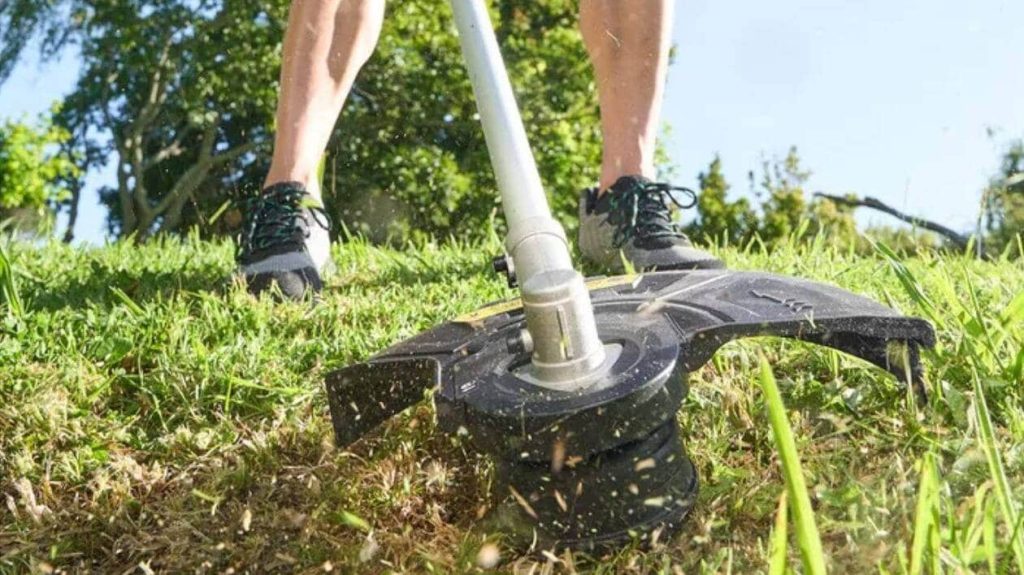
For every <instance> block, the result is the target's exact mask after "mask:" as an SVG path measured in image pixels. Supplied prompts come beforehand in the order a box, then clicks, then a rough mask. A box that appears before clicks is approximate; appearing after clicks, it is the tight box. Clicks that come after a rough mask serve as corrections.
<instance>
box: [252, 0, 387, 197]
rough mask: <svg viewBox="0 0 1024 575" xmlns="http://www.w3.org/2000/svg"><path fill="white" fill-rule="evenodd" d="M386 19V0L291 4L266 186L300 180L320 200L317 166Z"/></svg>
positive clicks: (300, 1)
mask: <svg viewBox="0 0 1024 575" xmlns="http://www.w3.org/2000/svg"><path fill="white" fill-rule="evenodd" d="M383 20H384V0H294V1H293V2H292V6H291V11H290V13H289V15H288V30H287V32H286V33H285V39H284V57H283V60H284V61H283V63H282V67H281V94H280V99H279V100H278V105H277V128H276V129H277V133H276V136H275V140H274V156H273V159H272V160H271V164H270V171H269V173H268V174H267V179H266V185H267V186H269V185H272V184H277V183H281V182H299V183H301V184H303V185H304V186H305V188H306V190H307V191H309V192H310V193H311V194H312V195H314V196H315V197H318V198H319V196H320V190H319V182H318V181H317V177H316V171H317V165H318V164H319V162H320V158H321V157H322V156H323V153H324V150H325V149H326V148H327V142H328V140H329V139H330V136H331V131H332V130H333V129H334V122H335V120H336V119H337V117H338V114H340V113H341V107H342V105H343V104H344V103H345V99H346V98H347V97H348V93H349V90H351V88H352V82H353V81H355V78H356V74H358V73H359V69H360V68H362V66H363V64H365V63H366V60H367V59H369V57H370V55H371V54H372V53H373V49H374V47H375V46H376V45H377V39H378V37H379V36H380V29H381V24H382V22H383Z"/></svg>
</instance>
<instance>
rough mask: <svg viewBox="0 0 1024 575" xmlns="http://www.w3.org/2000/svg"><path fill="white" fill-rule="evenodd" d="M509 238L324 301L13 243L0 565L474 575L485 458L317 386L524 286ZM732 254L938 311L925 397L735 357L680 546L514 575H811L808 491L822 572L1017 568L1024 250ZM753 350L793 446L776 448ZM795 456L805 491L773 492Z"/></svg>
mask: <svg viewBox="0 0 1024 575" xmlns="http://www.w3.org/2000/svg"><path fill="white" fill-rule="evenodd" d="M497 251H498V249H497V245H496V244H494V245H454V244H451V245H443V246H421V247H418V248H411V249H408V250H404V251H393V250H387V249H378V248H375V247H372V246H369V245H366V244H364V243H360V242H354V243H349V244H346V245H344V246H338V247H336V248H335V253H334V258H335V261H336V263H337V265H338V274H337V276H336V277H334V278H333V279H331V280H330V281H329V282H328V287H327V290H326V293H325V297H324V301H323V303H322V305H320V306H318V307H315V308H314V307H310V306H307V305H301V304H283V305H274V304H272V303H270V302H269V301H256V300H254V299H252V298H250V297H249V296H247V295H246V294H245V293H244V291H243V290H241V289H239V287H238V286H236V285H233V284H231V283H229V282H225V278H226V277H228V276H229V275H230V272H231V269H232V264H231V247H230V245H228V244H227V243H205V242H201V241H198V240H181V241H179V240H161V241H154V242H153V243H151V244H148V245H145V246H142V247H134V246H129V245H121V244H116V245H112V246H108V247H104V248H98V249H91V250H78V249H72V248H68V247H65V246H62V245H59V244H49V245H44V246H30V245H25V244H18V243H14V244H10V245H5V254H6V255H5V257H4V258H3V260H4V261H3V262H2V263H0V286H2V290H3V297H2V299H0V573H8V572H10V573H20V572H53V571H67V572H90V571H91V572H102V573H149V572H167V573H177V572H215V573H221V572H228V571H233V572H235V573H242V572H247V571H248V572H267V571H269V572H289V573H291V572H299V573H324V572H326V571H328V570H332V571H333V572H336V573H349V572H369V573H387V572H413V573H420V572H434V573H462V572H468V573H472V572H480V571H482V569H480V568H479V567H478V561H479V557H482V556H483V555H484V552H483V551H482V549H484V550H485V551H486V552H487V553H486V554H487V555H488V556H489V557H488V559H489V560H490V559H493V557H490V556H491V555H493V553H494V551H495V549H494V547H493V545H491V544H490V543H485V542H484V541H482V540H481V539H480V538H479V537H478V536H476V535H473V534H472V533H471V532H470V527H472V525H473V524H474V522H475V521H476V520H477V512H478V510H479V509H480V507H481V506H482V504H483V502H484V494H485V493H486V490H487V488H488V474H489V472H490V467H489V464H488V462H487V461H486V460H485V459H484V458H481V457H479V456H477V455H476V454H475V453H473V452H472V450H470V449H469V447H468V446H467V445H465V444H464V443H462V442H461V441H460V440H459V439H458V438H450V437H447V436H444V435H442V434H440V433H436V432H435V424H434V421H433V415H434V414H433V410H432V408H431V406H429V405H427V404H423V405H421V406H419V407H417V408H415V409H413V410H411V411H410V412H408V413H406V414H403V415H402V416H400V417H398V418H396V419H395V420H394V421H392V422H390V423H389V424H388V425H386V426H385V428H384V429H383V430H382V431H381V432H380V433H378V434H376V435H374V436H373V437H371V438H369V439H368V440H366V441H363V442H361V443H360V444H358V445H356V446H355V447H354V448H353V449H352V450H351V451H347V452H342V451H339V450H337V449H335V448H334V447H333V445H332V443H331V440H330V437H331V435H330V424H329V419H328V416H327V412H326V402H325V398H324V393H323V387H322V386H323V383H322V382H323V376H324V375H325V374H326V373H327V372H328V371H330V370H331V369H333V368H335V367H338V366H341V365H345V364H347V363H350V362H354V361H358V360H361V359H363V358H365V357H367V356H368V355H370V354H372V353H373V352H374V351H377V350H379V349H381V348H383V347H386V346H387V345H389V344H391V343H393V342H395V341H397V340H399V339H402V338H404V337H408V336H410V335H413V334H415V333H417V332H418V331H420V330H422V329H424V328H426V327H428V326H430V325H433V324H435V323H438V322H441V321H444V320H445V319H448V318H451V317H454V316H456V315H458V314H461V313H464V312H467V311H470V310H472V309H475V308H476V307H478V306H480V305H481V304H483V303H486V302H489V301H492V300H495V299H499V298H503V297H507V296H508V295H510V294H511V292H510V291H509V290H508V289H507V288H506V287H505V286H504V284H503V281H502V280H501V279H500V278H497V277H495V276H494V275H493V274H491V273H489V272H488V267H489V257H490V256H491V255H493V254H494V253H495V252H497ZM721 253H722V255H723V257H725V258H726V259H727V260H728V261H729V263H730V265H731V266H732V267H733V268H736V269H761V270H767V271H773V272H778V273H785V274H791V275H797V276H802V277H808V278H812V279H816V280H820V281H825V282H831V283H835V284H839V285H842V286H844V287H846V288H848V289H851V290H853V291H856V292H859V293H862V294H865V295H867V296H870V297H873V298H875V299H878V300H880V301H882V302H884V303H887V304H889V305H891V306H894V307H896V308H898V309H900V310H901V311H904V312H906V313H909V314H914V315H920V316H922V317H927V318H929V319H930V320H932V321H933V322H934V323H935V325H936V329H937V332H938V337H939V343H938V346H937V347H936V349H935V350H933V351H928V352H926V353H925V354H924V362H925V369H926V375H927V380H928V385H929V387H930V389H931V392H932V402H931V404H930V405H929V406H927V407H917V408H913V407H912V403H908V401H910V397H909V396H908V394H907V393H906V392H905V391H904V390H901V389H900V388H899V387H897V386H896V385H895V384H894V382H893V380H892V379H891V378H890V377H888V376H887V375H886V374H884V373H883V372H881V371H880V370H878V369H876V368H874V367H871V366H868V365H867V364H865V363H863V362H861V361H859V360H856V359H853V358H850V357H847V356H844V355H841V354H839V353H837V352H834V351H831V350H828V349H825V348H816V347H812V346H808V345H803V344H800V343H797V342H790V341H779V340H756V341H747V342H738V343H734V344H730V345H728V346H727V347H725V348H724V349H723V350H722V351H721V352H719V354H718V355H717V356H716V357H715V359H714V360H713V361H712V362H711V363H709V364H708V365H707V366H706V367H705V368H704V369H702V370H700V371H698V372H697V373H694V374H693V375H692V376H691V381H690V383H691V393H690V396H689V398H688V399H687V401H686V404H685V407H684V409H683V410H682V411H681V413H680V422H681V425H682V429H683V432H684V437H685V438H686V442H687V449H688V450H689V452H690V455H691V457H692V458H693V459H694V461H695V463H696V464H697V467H698V470H699V473H700V475H701V479H702V482H703V486H702V492H701V495H700V499H699V501H698V503H697V507H696V510H695V512H694V514H693V516H692V517H691V518H690V520H689V521H688V523H687V524H686V526H685V528H684V529H683V530H682V532H681V533H679V534H678V535H677V536H674V537H671V538H662V539H661V540H660V541H659V543H658V544H657V545H656V547H655V548H653V549H650V550H644V549H640V548H632V547H630V548H626V549H624V550H622V551H621V552H618V553H615V554H611V555H609V556H606V557H586V556H583V555H575V556H560V557H557V558H553V559H542V560H540V561H537V560H535V559H533V558H526V557H515V556H513V555H511V554H510V553H509V552H508V551H507V550H505V549H501V548H500V547H499V548H498V553H500V554H501V560H502V562H501V564H500V566H499V567H498V568H497V569H498V571H500V572H518V573H531V572H532V573H537V574H540V573H552V572H573V571H576V572H581V573H583V572H594V573H670V574H674V573H767V572H769V570H770V572H772V573H783V572H790V571H796V572H807V573H809V572H812V571H811V570H809V569H808V570H803V569H802V568H801V567H800V565H801V562H802V560H803V557H802V555H801V551H800V549H801V545H800V542H799V539H798V538H799V537H800V535H799V534H800V524H801V523H803V522H804V519H805V517H804V516H803V515H801V514H800V513H803V512H804V511H801V512H800V513H797V512H795V508H794V505H796V503H795V502H796V501H798V500H799V499H800V498H803V499H804V500H806V501H807V502H809V508H807V507H805V506H801V509H804V510H807V511H810V512H811V513H812V516H811V517H810V519H811V521H813V523H814V524H816V526H817V532H818V534H819V536H820V545H821V557H820V560H821V561H822V563H823V564H824V566H825V567H826V568H827V569H828V570H829V572H833V573H930V572H934V571H935V570H942V571H944V572H949V573H1015V572H1016V573H1021V571H1022V566H1021V561H1022V556H1021V550H1022V549H1024V527H1022V526H1021V525H1020V523H1021V521H1022V519H1021V518H1022V516H1024V515H1022V512H1021V508H1022V502H1024V447H1022V445H1024V402H1022V400H1024V392H1022V383H1024V296H1022V293H1024V292H1022V287H1021V286H1024V265H1022V263H1021V262H1005V261H1003V262H981V261H975V260H971V259H969V258H963V257H957V256H929V255H925V256H920V257H917V258H913V259H901V258H900V257H899V256H898V255H897V254H893V253H891V252H887V251H886V250H884V248H882V247H880V249H879V256H878V257H876V258H861V257H857V256H854V255H851V254H849V253H848V252H846V251H844V250H838V249H834V248H832V247H830V246H828V245H827V242H826V241H824V240H818V241H815V242H812V243H811V244H810V245H806V246H803V245H796V244H795V243H791V244H786V245H783V246H781V247H779V248H778V249H776V250H775V251H774V252H772V253H771V254H768V253H765V252H763V251H761V250H760V249H759V248H758V249H751V250H749V251H744V250H736V249H725V250H722V252H721ZM12 306H14V307H12ZM762 354H763V356H764V358H765V360H766V362H767V363H768V364H770V366H771V371H772V372H773V373H774V378H775V379H776V380H777V388H778V390H779V396H778V399H781V401H782V402H784V403H785V407H786V410H785V411H784V412H779V413H781V414H782V415H785V416H786V417H783V418H782V421H786V420H788V427H789V431H788V432H786V433H785V434H784V436H785V442H788V443H791V447H793V448H794V449H795V455H797V456H798V457H796V459H794V458H793V457H791V456H792V455H793V454H790V456H781V455H780V450H779V448H778V447H777V444H776V441H775V436H773V431H772V425H771V421H773V419H774V418H773V416H770V414H769V411H768V410H767V409H766V407H765V396H764V395H763V393H762V392H761V385H760V383H761V382H762V380H761V378H760V376H759V372H758V367H759V365H760V361H761V359H760V357H761V355H762ZM781 407H782V406H781V402H780V403H779V404H778V405H775V406H774V407H773V409H779V408H781ZM794 464H795V465H796V467H794V468H793V469H792V470H791V471H793V470H795V471H799V474H800V475H801V476H802V477H803V478H804V480H805V482H806V488H805V489H803V490H802V492H803V493H802V495H801V493H799V492H795V491H793V490H792V489H791V492H790V493H789V494H788V496H787V497H786V499H785V500H784V501H783V502H782V503H781V504H780V500H779V496H780V493H782V492H783V491H784V490H785V489H786V486H787V483H786V478H787V477H788V475H787V471H786V469H787V466H788V465H790V466H791V465H794ZM787 509H788V513H787ZM790 520H792V522H793V524H792V525H791V528H789V529H786V528H785V526H786V525H787V524H788V523H789V522H790ZM1014 522H1016V524H1014ZM489 560H488V562H490V561H489Z"/></svg>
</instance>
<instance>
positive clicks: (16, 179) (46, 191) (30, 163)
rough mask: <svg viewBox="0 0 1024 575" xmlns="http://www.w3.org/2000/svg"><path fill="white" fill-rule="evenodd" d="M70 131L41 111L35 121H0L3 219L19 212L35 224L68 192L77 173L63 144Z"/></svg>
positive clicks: (0, 209) (0, 205) (0, 212)
mask: <svg viewBox="0 0 1024 575" xmlns="http://www.w3.org/2000/svg"><path fill="white" fill-rule="evenodd" d="M69 138H70V134H69V133H68V132H67V131H66V130H64V129H62V128H60V127H59V126H55V125H53V122H52V121H51V118H50V117H49V116H47V115H42V116H40V117H39V118H38V120H37V121H36V123H35V124H29V123H27V122H25V121H13V120H8V121H6V122H4V123H3V124H2V125H0V220H4V219H6V218H8V217H14V216H18V219H19V220H21V222H20V223H22V224H25V223H27V224H29V225H31V226H32V227H35V226H36V225H37V224H38V223H40V221H45V220H46V216H47V215H48V214H49V213H52V211H53V210H54V209H55V208H56V206H57V205H58V204H59V203H60V202H62V201H64V200H66V199H67V198H68V196H69V195H70V194H69V188H68V185H67V182H68V181H69V180H70V179H73V178H75V177H76V176H77V175H78V169H77V168H76V166H75V163H74V158H73V157H72V156H71V155H70V154H69V153H67V151H66V150H65V149H64V148H63V145H64V144H65V143H66V142H67V141H68V139H69Z"/></svg>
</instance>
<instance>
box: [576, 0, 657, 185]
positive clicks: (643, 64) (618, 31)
mask: <svg viewBox="0 0 1024 575" xmlns="http://www.w3.org/2000/svg"><path fill="white" fill-rule="evenodd" d="M673 4H674V0H631V1H629V2H626V1H623V0H581V2H580V29H581V32H582V34H583V41H584V43H585V44H586V47H587V51H588V52H589V53H590V59H591V62H592V64H593V66H594V73H595V76H596V78H597V90H598V101H599V103H600V106H601V131H602V133H603V137H604V148H603V157H602V165H601V186H600V190H601V191H602V192H603V191H605V190H607V189H608V188H609V187H610V186H611V185H612V184H614V183H615V182H616V181H617V180H618V179H619V178H620V177H621V176H644V177H647V178H653V177H654V175H655V173H654V150H655V143H656V138H657V132H658V124H659V122H660V116H661V103H662V99H663V96H664V92H665V75H666V72H667V70H668V56H669V49H670V48H671V38H672V12H673Z"/></svg>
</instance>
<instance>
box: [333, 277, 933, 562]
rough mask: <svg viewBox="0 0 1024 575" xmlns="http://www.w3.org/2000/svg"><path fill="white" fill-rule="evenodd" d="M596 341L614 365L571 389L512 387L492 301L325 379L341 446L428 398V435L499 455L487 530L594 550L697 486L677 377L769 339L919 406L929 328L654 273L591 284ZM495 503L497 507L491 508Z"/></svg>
mask: <svg viewBox="0 0 1024 575" xmlns="http://www.w3.org/2000/svg"><path fill="white" fill-rule="evenodd" d="M588 285H589V287H590V290H591V299H592V301H593V304H594V310H595V316H596V319H597V325H598V333H599V335H600V337H601V340H602V341H603V342H604V343H605V344H606V345H610V346H614V348H615V353H616V354H617V358H616V359H615V361H614V365H613V366H612V368H611V370H610V372H609V374H608V375H607V376H606V377H605V378H604V379H603V380H602V381H600V382H598V383H597V384H595V385H592V386H590V387H588V388H587V389H585V390H582V391H576V392H559V391H552V390H547V389H544V388H540V387H538V386H535V385H532V384H530V383H527V382H525V381H523V379H521V378H520V377H518V374H520V373H521V371H520V370H521V369H523V367H524V366H527V365H528V364H529V361H530V357H529V355H528V354H525V353H514V352H511V351H509V346H508V345H507V342H508V341H510V340H514V339H515V336H516V335H517V334H518V333H519V332H520V330H521V329H523V328H524V327H525V321H524V318H523V314H522V309H521V307H520V304H519V300H518V299H517V300H512V301H509V302H504V303H498V304H494V305H491V306H488V307H485V308H483V309H481V310H479V311H477V312H475V313H473V314H470V315H467V316H465V317H462V318H458V319H456V320H455V321H452V322H449V323H445V324H443V325H440V326H438V327H436V328H434V329H431V330H429V331H426V332H424V333H422V334H420V335H418V336H416V337H413V338H411V339H409V340H406V341H404V342H401V343H399V344H396V345H394V346H392V347H391V348H388V349H387V350H385V351H384V352H382V353H380V354H378V355H376V356H374V357H372V358H371V359H370V360H369V361H367V362H366V363H362V364H358V365H355V366H351V367H347V368H344V369H342V370H339V371H336V372H333V373H331V374H330V375H329V376H328V377H327V392H328V394H327V395H328V400H329V403H330V409H331V417H332V419H333V423H334V430H335V435H336V438H337V443H338V445H339V446H341V447H345V446H347V445H349V444H351V443H353V442H354V441H356V440H358V439H359V438H360V437H362V436H363V435H364V434H366V433H367V432H369V431H371V430H372V429H373V428H374V427H376V426H377V425H379V424H380V423H382V422H383V421H385V420H386V419H388V418H390V417H392V416H394V415H396V414H397V413H399V412H401V411H402V410H404V409H406V408H408V407H410V406H411V405H413V404H415V403H417V402H419V401H421V400H423V398H424V394H425V392H427V391H428V390H431V389H433V390H435V393H434V396H433V397H434V402H435V405H436V408H437V417H438V426H439V427H440V428H441V429H443V430H445V431H447V432H449V433H461V434H467V435H468V436H469V437H470V439H471V440H472V441H473V443H474V445H475V446H476V447H478V448H479V449H481V450H483V451H485V452H486V453H489V454H491V455H492V456H493V457H494V458H495V459H496V464H497V465H496V470H497V474H498V477H497V478H496V479H497V480H496V481H495V482H494V484H495V485H496V490H497V491H496V493H495V496H496V499H497V501H496V502H495V503H496V509H498V510H500V513H496V515H499V516H500V517H497V518H496V519H495V521H494V522H492V525H497V526H499V527H500V528H501V529H502V530H505V531H507V532H509V533H510V534H512V535H513V536H514V540H515V541H517V542H519V543H520V544H523V545H526V544H529V543H530V542H536V543H538V544H539V545H542V546H544V547H548V548H550V547H552V546H556V547H557V546H568V547H573V548H584V549H586V548H593V547H595V546H608V545H614V544H618V543H620V542H622V541H625V540H628V539H630V538H632V537H639V538H644V537H646V536H648V535H649V534H650V533H651V532H653V531H654V530H656V529H659V528H668V529H672V528H676V527H678V525H679V524H680V523H681V521H682V520H683V518H684V517H685V516H686V514H687V513H688V512H689V510H690V509H691V508H692V505H693V503H694V501H695V499H696V490H697V480H696V474H695V472H694V469H693V465H692V463H691V462H690V461H689V459H688V458H687V457H686V455H685V452H684V451H683V447H682V444H681V440H680V438H679V436H678V435H679V434H678V426H677V424H676V423H675V414H676V412H677V411H678V409H679V408H680V406H681V404H682V400H683V398H684V397H685V395H686V392H687V388H686V376H687V374H688V373H689V372H692V371H694V370H696V369H697V368H699V367H700V366H702V365H704V364H705V363H706V362H707V361H708V360H709V359H710V358H711V357H712V356H713V355H714V353H715V352H716V351H717V350H718V348H720V347H721V346H722V345H723V344H725V343H727V342H729V341H732V340H735V339H739V338H743V337H752V336H766V335H770V336H780V337H788V338H793V339H798V340H802V341H808V342H811V343H816V344H819V345H825V346H828V347H832V348H835V349H837V350H840V351H843V352H846V353H849V354H851V355H854V356H857V357H860V358H863V359H865V360H867V361H869V362H871V363H873V364H875V365H877V366H878V367H880V368H882V369H884V370H886V371H889V372H890V373H892V374H893V375H894V376H896V377H897V379H899V380H900V381H903V382H906V383H907V384H908V385H911V386H913V388H914V390H915V392H916V395H917V397H918V398H919V400H921V401H924V400H926V395H925V387H924V385H923V378H922V370H921V366H920V358H919V350H920V348H921V347H922V346H927V347H930V346H932V345H934V341H935V334H934V331H933V330H932V327H931V325H930V324H928V323H927V322H926V321H924V320H921V319H918V318H908V317H904V316H901V315H899V314H898V313H896V312H895V311H893V310H892V309H889V308H887V307H885V306H883V305H881V304H878V303H876V302H874V301H872V300H869V299H867V298H864V297H861V296H857V295H854V294H851V293H849V292H846V291H844V290H841V289H839V288H836V287H832V286H828V285H824V284H820V283H815V282H811V281H806V280H800V279H795V278H790V277H783V276H776V275H772V274H767V273H757V272H736V271H725V270H714V271H710V270H709V271H690V272H656V273H647V274H643V275H637V276H623V277H614V278H599V279H596V280H591V281H590V282H588ZM502 502H504V504H502Z"/></svg>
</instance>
